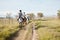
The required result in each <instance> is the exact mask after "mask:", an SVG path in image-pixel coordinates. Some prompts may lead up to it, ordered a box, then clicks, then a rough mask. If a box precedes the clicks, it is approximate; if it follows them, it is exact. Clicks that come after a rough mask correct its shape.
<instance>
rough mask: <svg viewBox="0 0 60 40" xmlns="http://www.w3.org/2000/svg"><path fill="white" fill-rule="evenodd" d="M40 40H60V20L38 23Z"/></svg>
mask: <svg viewBox="0 0 60 40" xmlns="http://www.w3.org/2000/svg"><path fill="white" fill-rule="evenodd" d="M36 26H37V27H38V29H37V32H38V35H39V40H60V20H57V19H54V20H47V21H41V20H40V21H36Z"/></svg>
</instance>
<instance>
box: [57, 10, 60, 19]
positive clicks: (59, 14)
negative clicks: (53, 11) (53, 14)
mask: <svg viewBox="0 0 60 40" xmlns="http://www.w3.org/2000/svg"><path fill="white" fill-rule="evenodd" d="M57 16H58V18H59V19H60V10H58V13H57Z"/></svg>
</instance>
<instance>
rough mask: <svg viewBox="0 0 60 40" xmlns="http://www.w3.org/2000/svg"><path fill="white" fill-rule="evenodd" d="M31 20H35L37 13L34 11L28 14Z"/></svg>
mask: <svg viewBox="0 0 60 40" xmlns="http://www.w3.org/2000/svg"><path fill="white" fill-rule="evenodd" d="M27 15H28V16H29V17H30V19H31V20H33V19H34V18H35V15H34V14H33V13H30V14H27Z"/></svg>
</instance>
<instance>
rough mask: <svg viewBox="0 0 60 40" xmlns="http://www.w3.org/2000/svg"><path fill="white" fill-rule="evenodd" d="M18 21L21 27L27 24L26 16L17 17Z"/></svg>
mask: <svg viewBox="0 0 60 40" xmlns="http://www.w3.org/2000/svg"><path fill="white" fill-rule="evenodd" d="M18 22H19V25H20V28H22V27H24V26H26V25H27V24H28V18H27V17H26V16H24V17H21V18H19V19H18Z"/></svg>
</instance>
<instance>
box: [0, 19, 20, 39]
mask: <svg viewBox="0 0 60 40" xmlns="http://www.w3.org/2000/svg"><path fill="white" fill-rule="evenodd" d="M18 25H19V24H18V22H17V21H16V20H14V19H13V20H12V19H11V20H9V19H0V40H5V38H7V37H10V35H11V34H13V33H15V32H16V31H17V30H19V28H18Z"/></svg>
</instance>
